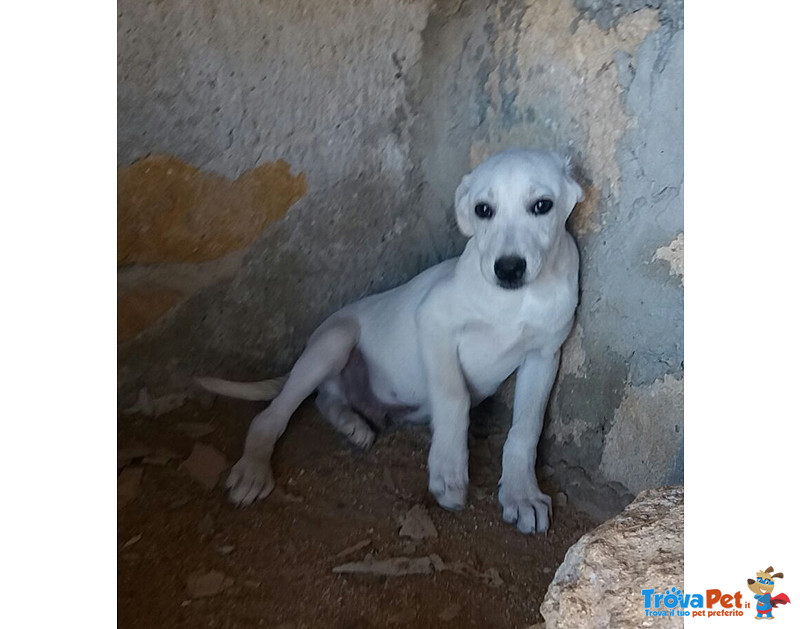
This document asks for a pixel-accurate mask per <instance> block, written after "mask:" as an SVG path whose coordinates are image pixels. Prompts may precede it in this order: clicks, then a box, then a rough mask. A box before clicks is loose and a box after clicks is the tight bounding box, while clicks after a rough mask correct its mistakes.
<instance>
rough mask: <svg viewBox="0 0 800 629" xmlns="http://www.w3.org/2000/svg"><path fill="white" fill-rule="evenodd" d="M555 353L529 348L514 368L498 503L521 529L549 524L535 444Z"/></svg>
mask: <svg viewBox="0 0 800 629" xmlns="http://www.w3.org/2000/svg"><path fill="white" fill-rule="evenodd" d="M559 354H560V352H559V350H556V352H555V354H552V353H546V354H543V353H541V352H532V353H530V354H528V355H527V356H526V358H525V361H524V362H523V363H522V365H521V366H520V368H519V369H518V370H517V384H516V389H515V391H514V419H513V422H512V424H511V430H509V431H508V438H507V439H506V444H505V446H504V447H503V475H502V477H501V478H500V492H499V498H500V506H501V507H502V508H503V519H504V520H505V521H506V522H508V523H510V524H514V523H516V525H517V528H518V529H519V530H520V531H522V532H523V533H533V532H536V533H544V532H545V531H547V528H548V527H549V525H550V513H551V500H550V496H548V495H547V494H545V493H543V492H542V491H541V490H540V489H539V484H538V483H537V482H536V446H537V444H538V443H539V436H540V435H541V434H542V424H543V423H544V412H545V408H546V407H547V399H548V397H549V396H550V389H551V388H552V387H553V382H554V381H555V377H556V372H557V371H558V360H559Z"/></svg>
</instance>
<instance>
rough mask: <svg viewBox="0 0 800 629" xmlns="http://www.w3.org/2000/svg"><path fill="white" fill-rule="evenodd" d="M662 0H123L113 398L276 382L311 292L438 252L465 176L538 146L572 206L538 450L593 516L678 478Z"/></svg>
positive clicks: (677, 78)
mask: <svg viewBox="0 0 800 629" xmlns="http://www.w3.org/2000/svg"><path fill="white" fill-rule="evenodd" d="M682 11H683V6H682V2H680V1H670V0H662V1H658V0H618V1H614V0H575V1H574V2H572V1H570V0H527V1H523V0H488V1H487V0H482V1H480V0H446V1H439V2H435V3H434V2H430V1H428V0H410V1H408V2H394V1H391V0H336V1H332V2H322V1H320V0H316V1H315V0H305V1H301V2H295V3H284V2H280V1H279V0H266V1H262V2H212V1H210V0H199V1H195V2H179V1H176V2H171V3H158V2H151V3H135V2H131V1H130V0H122V1H121V2H120V3H119V13H120V17H119V155H118V160H119V165H120V170H119V177H120V190H121V193H120V194H121V197H120V200H119V208H120V209H121V210H124V211H120V234H121V236H120V252H121V254H120V255H121V259H120V273H119V277H120V280H119V287H120V293H119V295H120V296H119V299H120V304H121V307H120V313H121V319H120V329H121V339H123V343H122V344H121V345H120V353H119V355H120V394H121V400H129V399H130V398H131V396H132V395H133V394H134V393H135V390H136V389H137V388H138V387H140V386H142V385H146V386H148V387H149V388H150V389H151V390H153V391H155V392H159V391H164V392H166V391H167V390H171V389H175V388H180V387H182V386H184V385H185V383H186V381H187V377H188V376H189V375H191V374H193V373H196V372H198V371H209V370H213V371H222V372H223V373H225V374H227V375H229V376H231V377H238V376H242V377H253V376H259V375H272V374H275V373H279V372H280V371H281V370H283V369H285V368H286V367H287V366H288V365H289V364H290V363H291V361H292V359H293V358H295V357H296V356H297V353H298V351H299V349H300V347H301V346H302V344H303V342H304V340H305V339H306V338H307V336H308V334H309V333H310V331H311V330H312V329H313V328H314V326H315V325H317V324H318V323H319V322H320V321H321V320H322V318H324V317H325V316H326V315H327V314H329V313H330V312H332V311H333V310H335V309H336V307H338V306H339V305H341V304H343V303H345V302H347V301H350V300H352V299H354V298H357V297H359V296H361V295H363V294H366V293H369V292H374V291H376V290H379V289H383V288H387V287H389V286H393V285H396V284H398V283H400V282H402V281H404V280H405V279H407V278H408V277H410V276H411V275H413V274H414V273H416V272H418V271H419V270H421V269H422V268H424V267H426V266H429V265H430V264H432V263H435V262H437V261H439V260H441V259H444V258H446V257H449V256H452V255H456V254H458V253H459V252H460V249H461V247H462V246H463V240H462V239H461V237H460V236H459V235H458V234H457V231H456V228H455V221H454V220H453V217H452V196H453V191H454V190H455V187H456V185H457V184H458V182H459V180H460V177H461V176H462V175H463V174H464V173H465V172H466V171H467V170H469V168H470V167H471V166H473V165H475V164H477V163H478V162H479V161H480V160H481V159H483V158H484V157H485V156H487V155H489V154H490V153H492V152H494V151H495V150H499V149H503V148H507V147H509V146H514V145H528V146H539V147H543V148H553V149H556V150H559V151H561V152H563V153H566V154H569V155H570V156H571V157H572V160H573V163H574V165H575V169H576V172H577V174H578V176H579V178H580V180H581V181H582V183H583V184H584V187H585V190H586V200H585V201H584V202H583V203H582V204H580V205H579V207H578V208H576V210H575V212H574V214H573V217H572V219H571V222H570V227H571V230H572V232H573V233H574V234H575V236H576V238H577V240H578V244H579V247H580V250H581V255H582V271H581V304H580V306H579V311H578V318H577V325H576V327H575V330H574V332H573V334H572V335H571V337H570V339H569V341H568V343H567V345H566V347H565V351H564V356H563V359H562V365H561V372H560V375H559V378H558V381H557V384H556V388H555V391H554V394H553V397H552V400H551V406H550V416H549V420H548V424H547V427H546V431H545V436H544V440H543V444H542V448H541V451H542V455H543V460H544V461H546V462H547V463H548V464H549V465H550V466H551V467H552V468H553V469H554V470H555V474H556V477H557V479H558V480H559V481H560V482H561V483H562V484H563V485H564V486H565V490H566V491H567V494H568V495H569V496H570V498H571V499H573V500H574V501H576V502H578V503H579V504H581V505H582V506H585V507H586V508H588V509H590V510H592V511H593V512H594V513H596V514H597V515H598V516H605V515H608V514H610V513H612V512H615V511H618V510H619V509H620V508H621V507H622V506H623V505H624V503H625V502H626V501H627V500H629V498H630V497H631V494H632V493H636V492H638V491H639V490H641V489H643V488H645V487H651V486H657V485H663V484H673V483H676V482H681V481H682V469H683V467H682V458H683V455H682V439H683V420H682V415H683V386H682V384H683V362H682V358H683V323H682V321H683V290H682V281H683V211H682V205H683V161H682V152H683V144H682V135H683V118H682V111H683V83H682V74H683V56H682V55H683V39H682V36H683V20H682ZM147 156H150V157H147ZM123 184H124V185H123ZM123 190H126V192H124V193H123ZM163 199H168V202H167V203H166V205H165V206H164V209H162V210H160V211H157V212H154V211H153V208H154V207H157V205H158V200H162V201H163ZM215 205H216V209H215ZM164 216H166V218H164ZM156 218H158V220H160V221H161V223H160V224H159V226H158V227H154V225H155V224H156V223H155V222H154V221H155V220H156ZM165 221H166V222H165ZM131 225H133V226H135V228H134V229H133V232H134V233H133V234H127V235H125V236H123V230H124V229H127V228H128V227H126V226H131ZM154 229H155V231H157V232H159V234H162V233H163V234H167V236H161V235H159V237H158V238H153V235H152V232H153V230H154ZM123 241H125V242H126V243H128V244H127V245H126V247H127V248H124V247H123V246H122V245H123ZM209 241H210V242H209ZM126 251H128V253H125V252H126ZM131 251H133V252H138V253H133V254H131V253H130V252H131ZM144 252H146V253H144ZM122 306H124V307H122ZM123 313H128V314H127V315H125V316H127V318H128V319H131V320H130V321H127V322H124V321H123V318H124V317H123V316H122V315H123ZM123 329H124V331H125V332H124V335H123V332H122V330H123ZM509 390H510V386H507V387H505V389H504V390H503V391H502V392H501V396H500V398H501V400H506V401H508V397H509V396H508V393H509Z"/></svg>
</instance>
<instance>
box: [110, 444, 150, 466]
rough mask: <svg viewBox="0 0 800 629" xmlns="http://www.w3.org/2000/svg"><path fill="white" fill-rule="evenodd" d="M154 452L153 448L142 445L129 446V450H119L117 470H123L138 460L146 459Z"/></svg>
mask: <svg viewBox="0 0 800 629" xmlns="http://www.w3.org/2000/svg"><path fill="white" fill-rule="evenodd" d="M152 451H153V449H152V448H149V447H147V446H145V445H141V444H136V445H133V446H128V447H127V448H122V449H121V450H117V469H118V470H121V469H122V468H123V467H125V466H126V465H129V464H130V463H132V462H133V461H135V460H136V459H141V458H144V457H146V456H147V455H148V454H150V453H151V452H152Z"/></svg>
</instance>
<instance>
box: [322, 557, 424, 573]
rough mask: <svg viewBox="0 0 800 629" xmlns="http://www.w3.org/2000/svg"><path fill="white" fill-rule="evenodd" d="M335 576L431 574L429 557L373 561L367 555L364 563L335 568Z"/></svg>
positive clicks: (353, 563) (346, 564) (358, 562)
mask: <svg viewBox="0 0 800 629" xmlns="http://www.w3.org/2000/svg"><path fill="white" fill-rule="evenodd" d="M333 571H334V572H335V573H336V574H378V575H384V576H388V577H398V576H404V575H409V574H433V565H432V564H431V560H430V557H391V558H389V559H375V558H374V557H372V555H367V556H366V558H365V559H364V561H355V562H352V563H345V564H342V565H340V566H336V567H335V568H334V569H333Z"/></svg>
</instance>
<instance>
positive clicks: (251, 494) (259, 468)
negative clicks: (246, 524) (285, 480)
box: [225, 456, 275, 507]
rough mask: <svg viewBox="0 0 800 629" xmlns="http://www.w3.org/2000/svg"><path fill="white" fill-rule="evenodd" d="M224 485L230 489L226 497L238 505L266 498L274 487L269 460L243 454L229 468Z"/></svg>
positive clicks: (241, 505)
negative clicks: (264, 460) (263, 460)
mask: <svg viewBox="0 0 800 629" xmlns="http://www.w3.org/2000/svg"><path fill="white" fill-rule="evenodd" d="M225 486H226V487H227V488H228V489H230V492H229V493H228V498H229V499H230V501H231V502H232V503H233V504H235V505H237V506H239V507H246V506H247V505H249V504H251V503H253V502H254V501H255V500H260V499H261V498H266V497H267V496H268V495H269V494H270V492H271V491H272V489H273V488H274V487H275V481H274V480H273V478H272V470H271V469H270V466H269V461H266V462H262V461H259V460H257V459H254V458H251V457H247V456H243V457H242V458H241V459H239V461H238V462H237V463H236V465H234V466H233V468H232V469H231V473H230V475H229V476H228V480H227V482H226V483H225Z"/></svg>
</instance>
